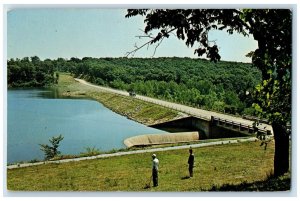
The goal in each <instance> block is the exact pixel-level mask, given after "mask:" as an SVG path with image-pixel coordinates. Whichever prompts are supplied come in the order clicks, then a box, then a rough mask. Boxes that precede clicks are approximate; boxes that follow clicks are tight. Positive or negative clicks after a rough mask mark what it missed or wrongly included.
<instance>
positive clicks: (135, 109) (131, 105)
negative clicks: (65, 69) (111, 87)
mask: <svg viewBox="0 0 300 201" xmlns="http://www.w3.org/2000/svg"><path fill="white" fill-rule="evenodd" d="M57 87H58V89H59V91H60V93H61V94H63V95H64V96H70V97H90V98H92V99H94V100H97V101H99V102H101V103H102V104H103V105H105V106H106V107H108V108H110V109H111V110H113V111H115V112H116V113H119V114H121V115H124V116H127V117H128V118H130V119H133V120H135V121H137V122H140V123H143V124H147V125H150V124H154V123H160V122H164V121H168V120H171V119H174V118H176V117H178V116H179V115H180V114H178V112H177V111H174V110H171V109H168V108H164V107H161V106H159V105H155V104H152V103H147V102H143V101H141V100H137V99H135V98H132V97H127V96H120V95H116V94H112V93H105V92H100V91H99V90H97V89H95V88H91V87H88V86H85V85H83V84H80V83H78V82H76V81H75V80H74V79H73V78H72V77H71V76H70V75H67V74H60V76H59V84H58V86H57Z"/></svg>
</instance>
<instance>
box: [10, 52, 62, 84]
mask: <svg viewBox="0 0 300 201" xmlns="http://www.w3.org/2000/svg"><path fill="white" fill-rule="evenodd" d="M54 71H55V68H54V63H53V61H52V60H50V59H46V60H44V61H41V60H40V58H39V57H37V56H33V57H31V58H29V57H24V58H23V59H10V60H9V61H7V83H8V87H9V88H10V87H44V86H48V85H51V84H53V83H55V82H57V79H58V74H55V73H54Z"/></svg>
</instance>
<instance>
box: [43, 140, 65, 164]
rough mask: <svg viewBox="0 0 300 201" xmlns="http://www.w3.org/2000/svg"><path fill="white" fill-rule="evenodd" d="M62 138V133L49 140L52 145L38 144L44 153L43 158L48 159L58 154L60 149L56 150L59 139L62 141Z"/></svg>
mask: <svg viewBox="0 0 300 201" xmlns="http://www.w3.org/2000/svg"><path fill="white" fill-rule="evenodd" d="M63 139H64V137H63V136H62V135H59V136H57V137H52V138H51V139H50V140H49V142H50V143H51V145H52V146H49V145H47V144H40V149H41V150H42V151H43V152H44V153H45V160H49V159H51V158H54V157H55V156H57V155H59V154H60V151H58V147H59V143H60V141H62V140H63Z"/></svg>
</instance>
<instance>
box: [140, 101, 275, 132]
mask: <svg viewBox="0 0 300 201" xmlns="http://www.w3.org/2000/svg"><path fill="white" fill-rule="evenodd" d="M136 98H138V99H140V100H143V101H146V102H151V103H154V104H156V105H160V106H163V107H166V108H170V109H174V110H177V111H180V112H184V113H186V114H189V115H193V116H194V117H197V118H200V119H204V120H211V121H212V123H214V122H217V123H218V125H220V126H222V124H223V126H226V127H229V126H231V127H232V128H233V129H238V130H239V131H247V132H248V133H254V132H255V131H257V132H258V133H261V134H267V135H271V131H270V130H267V129H261V128H254V127H253V126H252V125H249V124H242V123H239V122H235V121H232V120H226V119H222V118H219V117H214V116H204V115H200V114H199V113H198V112H195V111H191V109H189V108H185V107H188V106H184V107H179V106H178V107H176V104H177V103H167V102H164V101H160V100H156V99H154V98H144V97H142V96H136Z"/></svg>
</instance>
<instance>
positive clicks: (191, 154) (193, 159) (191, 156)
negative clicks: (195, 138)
mask: <svg viewBox="0 0 300 201" xmlns="http://www.w3.org/2000/svg"><path fill="white" fill-rule="evenodd" d="M189 152H190V156H189V160H188V164H189V173H190V177H193V168H194V161H195V156H194V154H193V149H192V147H191V148H190V150H189Z"/></svg>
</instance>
